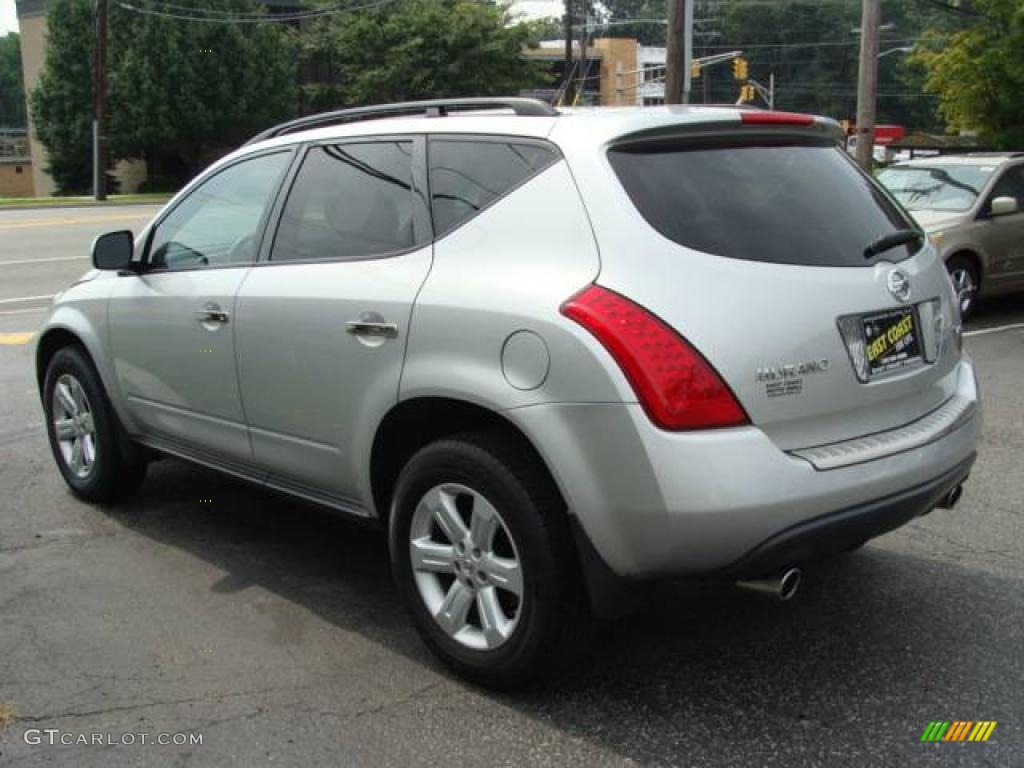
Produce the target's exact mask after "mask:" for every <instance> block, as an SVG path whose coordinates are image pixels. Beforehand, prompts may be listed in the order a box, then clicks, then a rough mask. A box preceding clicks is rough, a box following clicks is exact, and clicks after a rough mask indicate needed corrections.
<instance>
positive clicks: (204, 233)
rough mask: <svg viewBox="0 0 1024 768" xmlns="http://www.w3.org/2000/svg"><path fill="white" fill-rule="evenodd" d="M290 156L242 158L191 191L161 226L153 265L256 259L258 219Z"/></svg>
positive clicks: (152, 255)
mask: <svg viewBox="0 0 1024 768" xmlns="http://www.w3.org/2000/svg"><path fill="white" fill-rule="evenodd" d="M290 157H291V153H290V152H276V153H274V154H271V155H261V156H259V157H254V158H252V159H250V160H243V161H241V162H239V163H235V164H234V165H231V166H228V167H227V168H225V169H224V170H223V171H220V172H219V173H217V174H215V175H213V176H211V177H210V178H209V179H207V180H206V181H204V182H203V183H202V184H201V185H200V186H198V187H196V188H195V189H194V190H192V192H191V193H189V195H188V196H187V197H186V198H185V199H184V200H182V201H181V202H180V203H179V204H178V205H177V206H176V207H175V208H174V210H173V211H171V213H170V214H169V215H168V216H167V218H165V219H164V220H163V221H161V222H160V224H159V225H157V228H156V231H155V232H154V233H153V237H152V239H151V241H150V249H149V265H150V267H151V268H154V269H196V268H203V267H223V266H229V265H232V264H251V263H252V262H253V261H255V259H256V249H257V247H258V245H259V243H258V242H256V236H257V234H258V232H257V230H258V229H259V225H260V220H261V219H262V218H263V212H264V211H265V210H266V208H267V205H268V204H269V202H270V199H271V198H272V197H273V194H274V191H275V190H276V189H277V184H278V180H279V179H280V178H281V175H282V174H283V173H284V170H285V168H286V167H287V166H288V161H289V159H290Z"/></svg>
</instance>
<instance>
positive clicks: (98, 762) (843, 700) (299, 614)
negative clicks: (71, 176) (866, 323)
mask: <svg viewBox="0 0 1024 768" xmlns="http://www.w3.org/2000/svg"><path fill="white" fill-rule="evenodd" d="M154 210H155V209H154V208H152V207H146V206H134V207H127V206H126V207H122V208H101V209H91V208H89V209H86V208H83V209H56V210H46V211H43V210H26V211H16V212H14V211H0V764H2V765H26V766H27V765H36V764H44V763H50V762H53V761H55V760H60V761H61V762H62V763H64V764H71V765H76V766H118V765H138V764H152V765H203V766H207V765H242V766H251V765H256V764H263V763H265V762H270V761H273V762H274V763H278V764H285V765H302V766H313V765H357V766H362V765H366V766H381V765H395V766H406V765H428V764H429V765H450V766H455V765H475V766H505V765H508V766H519V765H552V766H577V765H578V766H588V767H590V766H606V765H607V766H616V765H659V766H660V765H680V766H682V765H687V766H693V765H729V766H732V765H760V766H792V765H803V764H807V765H812V764H827V765H851V766H852V765H856V766H863V765H881V764H885V765H907V764H948V765H957V764H961V765H982V764H984V765H994V766H995V765H998V766H1004V765H1024V727H1022V724H1024V687H1022V684H1021V681H1022V680H1024V653H1022V652H1021V648H1022V647H1024V522H1022V512H1024V476H1022V472H1021V469H1022V467H1024V387H1022V385H1021V383H1022V382H1024V296H1018V297H1008V298H1005V299H1000V300H996V301H991V302H989V303H987V304H985V305H984V306H983V307H982V308H981V309H980V311H979V316H978V317H977V319H976V320H975V321H974V322H973V323H972V324H971V326H970V327H969V329H968V330H969V333H968V338H967V341H966V347H967V351H968V352H969V354H971V355H972V356H973V358H974V359H975V361H976V363H977V366H978V372H979V376H980V381H981V387H982V392H983V396H984V398H985V426H984V431H983V435H982V439H981V441H980V444H979V458H978V462H977V464H976V466H975V469H974V472H973V474H972V476H971V479H970V481H969V482H968V484H967V485H966V488H965V493H964V496H963V499H962V501H961V502H960V504H959V506H958V507H957V508H956V510H955V511H936V512H934V513H932V514H930V515H928V516H926V517H923V518H920V519H918V520H916V521H914V522H912V523H911V524H909V525H907V526H906V527H905V528H903V529H901V530H899V531H896V532H895V533H892V534H890V535H888V536H885V537H883V538H881V539H877V540H875V541H873V542H871V543H869V544H868V545H867V547H865V548H864V549H863V550H861V551H859V552H856V553H853V554H850V555H846V556H843V557H841V558H838V559H836V560H834V561H831V562H827V563H819V564H811V565H809V566H808V567H807V568H806V569H805V572H804V583H803V587H802V589H801V592H800V594H799V596H798V597H797V598H796V599H795V600H794V601H792V602H790V603H786V604H778V603H772V602H767V601H762V600H759V599H757V598H756V597H753V596H750V595H748V594H745V593H740V592H738V591H736V590H734V589H733V588H732V587H731V586H729V585H713V584H699V585H694V584H689V585H671V586H663V587H659V588H658V589H657V590H656V594H655V595H654V596H653V597H652V600H651V605H650V607H649V608H648V609H647V610H645V611H644V612H642V613H640V614H638V615H634V616H631V617H628V618H625V619H622V620H619V621H616V622H611V623H606V624H601V625H599V626H598V627H597V628H596V630H595V631H594V632H593V633H592V635H591V636H592V638H593V642H592V646H591V647H590V648H589V649H588V652H587V654H586V658H581V659H580V664H579V665H578V667H577V668H576V669H574V670H573V671H571V672H570V673H568V674H567V675H566V677H565V679H563V680H560V681H559V682H558V683H557V685H553V686H549V687H546V688H543V687H542V688H538V689H536V690H532V691H528V692H525V693H519V694H513V695H504V694H503V695H497V694H493V693H489V692H486V691H483V690H479V689H475V688H473V687H471V686H468V685H466V684H464V683H462V682H460V681H458V680H456V679H454V678H452V677H451V676H449V675H448V674H446V672H445V671H444V670H443V669H442V668H440V667H439V665H438V664H437V663H436V662H435V660H434V659H433V657H432V656H431V655H430V654H429V653H428V651H427V650H426V648H425V647H424V646H423V645H422V644H421V643H420V641H419V639H418V638H417V636H416V634H415V632H414V630H413V628H412V625H411V623H410V622H409V621H407V620H406V618H405V616H404V615H403V612H402V610H401V606H400V605H399V602H398V598H397V595H396V593H395V591H394V590H393V588H392V586H391V582H390V576H389V571H388V564H387V553H386V542H385V539H384V537H383V536H382V535H381V534H379V533H378V532H376V531H374V530H371V529H367V528H364V527H361V526H358V525H355V524H352V523H349V522H345V521H342V520H338V519H336V518H334V517H332V516H330V515H327V514H325V513H323V512H320V511H318V510H316V509H310V508H308V507H305V506H303V505H300V504H297V503H294V502H292V501H288V500H283V499H282V498H280V497H277V496H273V495H267V494H265V493H261V492H257V491H256V490H254V489H252V488H250V487H248V486H245V485H242V484H239V483H237V482H235V481H233V480H230V479H227V478H224V477H220V476H218V475H215V474H212V473H210V472H207V471H204V470H201V469H197V468H195V467H193V466H190V465H187V464H184V463H181V462H179V461H176V460H170V459H168V460H165V461H161V462H159V463H158V464H155V465H153V466H152V467H151V470H150V474H149V476H148V480H147V482H146V483H145V485H144V486H143V489H142V491H141V493H140V494H139V495H138V496H136V497H135V498H134V499H133V500H132V501H131V502H130V503H129V504H127V505H124V506H121V507H117V508H111V509H104V508H96V507H91V506H89V505H86V504H83V503H81V502H79V501H77V500H75V499H74V498H73V497H72V496H71V494H70V492H69V491H68V490H67V489H66V487H65V485H64V483H63V482H62V480H61V478H60V476H59V474H58V472H57V470H56V468H55V467H54V465H53V462H52V459H51V457H50V453H49V448H48V446H47V441H46V435H45V432H44V427H43V419H42V411H41V408H40V405H39V399H38V394H37V392H36V384H35V375H34V371H33V366H32V361H31V359H30V348H31V347H30V344H29V343H28V342H29V337H30V335H31V332H32V331H34V329H35V328H36V327H37V326H38V324H39V323H40V322H41V320H42V317H43V308H44V307H45V305H46V304H47V303H48V301H49V298H50V297H51V296H52V295H53V294H54V293H56V292H58V291H59V290H61V289H62V288H63V287H64V286H66V285H67V284H68V283H69V282H70V281H72V280H73V279H74V278H75V277H76V276H77V275H79V274H81V273H82V272H83V271H85V270H86V269H87V268H88V261H87V259H86V258H85V256H86V252H87V249H88V244H89V242H90V241H91V239H92V237H94V236H95V235H96V234H98V233H100V232H103V231H107V230H112V229H122V228H135V229H136V230H137V229H138V228H140V227H141V226H142V225H143V224H144V222H145V220H146V218H148V217H149V216H151V215H152V213H153V211H154ZM5 713H6V714H5ZM4 719H7V720H8V721H9V722H8V724H7V725H6V726H3V722H4ZM934 720H950V721H956V720H970V721H979V720H995V721H997V722H998V725H997V727H996V728H995V730H994V732H993V733H992V736H991V738H990V739H989V741H988V742H987V743H935V744H923V743H921V742H920V738H921V734H922V732H923V731H924V730H925V727H926V726H927V725H928V723H929V722H930V721H934ZM29 729H38V730H43V729H59V730H60V731H61V732H66V733H71V734H75V735H77V734H81V733H84V734H92V733H103V734H114V735H115V738H119V737H120V735H122V734H128V733H132V734H140V733H146V734H152V737H153V738H155V737H156V735H157V734H160V733H169V734H174V733H185V734H202V744H193V745H186V746H175V745H167V746H160V745H148V744H147V745H143V744H141V743H139V742H138V741H136V743H134V744H131V745H125V744H121V743H117V744H114V745H111V744H107V743H106V742H104V743H103V744H91V745H86V746H82V745H77V746H76V745H71V746H60V745H53V746H51V745H49V744H47V743H42V744H29V743H26V740H25V738H24V734H25V733H26V731H27V730H29Z"/></svg>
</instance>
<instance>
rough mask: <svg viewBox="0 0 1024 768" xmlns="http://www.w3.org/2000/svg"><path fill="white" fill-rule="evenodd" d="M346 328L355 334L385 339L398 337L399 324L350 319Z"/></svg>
mask: <svg viewBox="0 0 1024 768" xmlns="http://www.w3.org/2000/svg"><path fill="white" fill-rule="evenodd" d="M345 330H346V331H348V332H349V333H351V334H352V335H353V336H376V337H378V338H383V339H394V338H397V337H398V325H397V324H395V323H378V322H369V321H366V320H349V321H348V322H347V323H345Z"/></svg>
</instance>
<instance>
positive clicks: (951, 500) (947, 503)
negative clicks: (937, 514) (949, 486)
mask: <svg viewBox="0 0 1024 768" xmlns="http://www.w3.org/2000/svg"><path fill="white" fill-rule="evenodd" d="M963 492H964V486H963V484H961V485H958V486H957V487H956V488H954V489H953V490H952V491H950V492H949V493H947V494H946V496H945V497H944V498H943V499H942V501H940V502H939V506H940V507H941V508H942V509H952V508H953V507H955V506H956V503H957V502H958V501H960V496H961V495H963Z"/></svg>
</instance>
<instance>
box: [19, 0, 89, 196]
mask: <svg viewBox="0 0 1024 768" xmlns="http://www.w3.org/2000/svg"><path fill="white" fill-rule="evenodd" d="M92 24H93V14H92V8H91V3H90V2H89V0H51V2H50V3H49V4H48V6H47V46H46V60H45V62H44V63H43V70H42V72H41V73H40V77H39V84H38V86H36V88H35V90H34V91H33V92H32V94H31V96H30V101H31V110H32V121H33V127H34V130H35V134H36V138H38V139H39V140H40V141H41V142H42V143H43V144H44V145H45V146H46V151H47V154H48V156H49V165H48V166H47V169H46V170H47V171H48V172H49V174H50V175H51V176H52V177H53V180H54V183H55V184H56V186H57V192H58V193H59V194H65V195H70V194H77V193H83V192H87V191H88V190H89V188H90V187H91V185H92V115H93V88H92V62H93V47H92V46H93V35H92Z"/></svg>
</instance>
